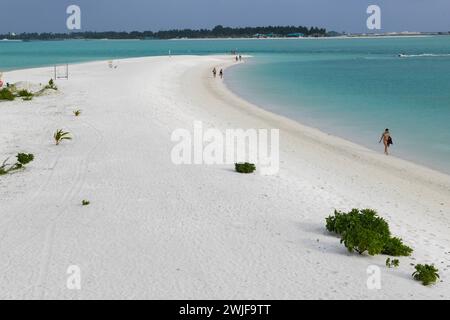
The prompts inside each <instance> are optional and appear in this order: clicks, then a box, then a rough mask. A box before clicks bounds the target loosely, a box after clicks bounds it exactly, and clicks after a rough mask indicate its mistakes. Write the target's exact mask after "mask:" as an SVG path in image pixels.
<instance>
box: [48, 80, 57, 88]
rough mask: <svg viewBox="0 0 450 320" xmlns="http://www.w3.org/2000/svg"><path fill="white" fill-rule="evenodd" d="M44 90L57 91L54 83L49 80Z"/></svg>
mask: <svg viewBox="0 0 450 320" xmlns="http://www.w3.org/2000/svg"><path fill="white" fill-rule="evenodd" d="M45 89H52V90H58V87H57V86H56V85H55V82H54V81H53V79H50V80H49V81H48V84H47V85H46V86H45Z"/></svg>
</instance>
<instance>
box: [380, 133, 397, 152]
mask: <svg viewBox="0 0 450 320" xmlns="http://www.w3.org/2000/svg"><path fill="white" fill-rule="evenodd" d="M382 141H383V143H384V154H385V155H389V147H390V146H391V144H394V143H393V141H392V137H391V133H390V131H389V129H386V130H385V131H384V132H383V134H382V135H381V138H380V143H381V142H382Z"/></svg>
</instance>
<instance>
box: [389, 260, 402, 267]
mask: <svg viewBox="0 0 450 320" xmlns="http://www.w3.org/2000/svg"><path fill="white" fill-rule="evenodd" d="M386 267H388V268H398V267H400V261H399V260H398V259H392V260H391V258H387V259H386Z"/></svg>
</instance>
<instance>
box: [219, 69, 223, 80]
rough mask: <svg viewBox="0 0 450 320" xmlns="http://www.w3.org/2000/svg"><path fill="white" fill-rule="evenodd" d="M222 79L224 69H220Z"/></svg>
mask: <svg viewBox="0 0 450 320" xmlns="http://www.w3.org/2000/svg"><path fill="white" fill-rule="evenodd" d="M219 74H220V79H223V69H220V73H219Z"/></svg>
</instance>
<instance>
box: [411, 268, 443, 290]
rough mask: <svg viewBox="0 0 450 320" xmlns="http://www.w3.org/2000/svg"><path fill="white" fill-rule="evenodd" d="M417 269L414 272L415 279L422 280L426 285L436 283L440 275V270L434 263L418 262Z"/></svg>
mask: <svg viewBox="0 0 450 320" xmlns="http://www.w3.org/2000/svg"><path fill="white" fill-rule="evenodd" d="M415 268H416V271H415V272H414V273H413V274H412V276H413V278H414V280H416V281H420V282H422V284H423V285H424V286H429V285H431V284H435V283H436V282H437V281H438V279H439V278H440V277H439V270H438V269H436V267H435V266H434V265H428V264H425V265H423V264H418V265H416V266H415Z"/></svg>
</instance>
